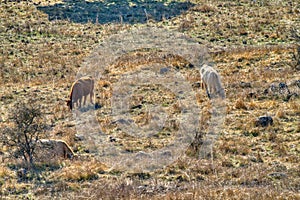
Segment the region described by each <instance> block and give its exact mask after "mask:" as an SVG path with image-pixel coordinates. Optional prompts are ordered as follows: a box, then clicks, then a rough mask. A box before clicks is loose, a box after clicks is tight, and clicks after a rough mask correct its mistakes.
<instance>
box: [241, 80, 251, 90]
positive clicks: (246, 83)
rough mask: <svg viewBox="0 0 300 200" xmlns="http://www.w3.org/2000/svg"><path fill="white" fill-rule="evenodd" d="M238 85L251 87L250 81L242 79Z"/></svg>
mask: <svg viewBox="0 0 300 200" xmlns="http://www.w3.org/2000/svg"><path fill="white" fill-rule="evenodd" d="M240 86H241V87H242V88H251V87H252V85H251V83H250V82H244V81H242V82H241V83H240Z"/></svg>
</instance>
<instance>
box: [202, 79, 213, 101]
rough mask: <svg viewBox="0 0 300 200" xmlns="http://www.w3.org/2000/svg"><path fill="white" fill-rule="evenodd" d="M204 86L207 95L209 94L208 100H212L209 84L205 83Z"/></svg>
mask: <svg viewBox="0 0 300 200" xmlns="http://www.w3.org/2000/svg"><path fill="white" fill-rule="evenodd" d="M203 86H204V88H205V90H206V94H207V96H208V98H209V99H210V98H211V96H210V94H209V91H208V87H207V84H206V83H203Z"/></svg>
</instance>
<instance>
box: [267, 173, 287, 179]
mask: <svg viewBox="0 0 300 200" xmlns="http://www.w3.org/2000/svg"><path fill="white" fill-rule="evenodd" d="M268 176H269V177H271V178H274V179H284V178H286V177H287V175H286V174H285V173H282V172H273V173H270V174H268Z"/></svg>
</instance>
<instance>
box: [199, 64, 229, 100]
mask: <svg viewBox="0 0 300 200" xmlns="http://www.w3.org/2000/svg"><path fill="white" fill-rule="evenodd" d="M200 75H201V86H202V89H205V90H206V93H207V96H208V98H215V97H218V96H219V97H221V98H222V99H224V98H225V91H224V88H223V87H222V83H221V79H220V76H219V74H218V72H217V71H216V70H215V69H214V68H212V67H211V66H209V65H206V64H204V65H203V66H202V67H201V68H200Z"/></svg>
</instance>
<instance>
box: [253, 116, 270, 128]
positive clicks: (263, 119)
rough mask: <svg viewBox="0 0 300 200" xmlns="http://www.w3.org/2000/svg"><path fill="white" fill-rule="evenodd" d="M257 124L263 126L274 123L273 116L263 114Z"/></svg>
mask: <svg viewBox="0 0 300 200" xmlns="http://www.w3.org/2000/svg"><path fill="white" fill-rule="evenodd" d="M255 125H256V126H262V127H266V126H269V125H273V118H272V117H271V116H261V117H259V118H258V120H257V121H256V122H255Z"/></svg>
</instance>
